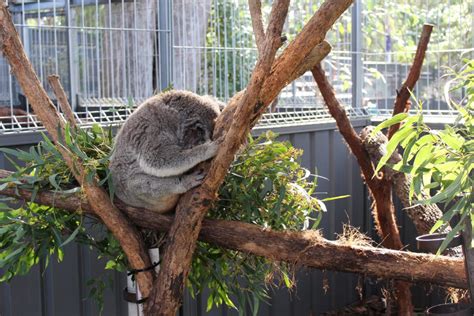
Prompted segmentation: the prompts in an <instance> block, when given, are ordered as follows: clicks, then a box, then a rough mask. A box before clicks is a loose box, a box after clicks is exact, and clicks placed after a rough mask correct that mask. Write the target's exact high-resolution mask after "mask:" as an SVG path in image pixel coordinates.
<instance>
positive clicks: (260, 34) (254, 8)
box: [249, 0, 265, 54]
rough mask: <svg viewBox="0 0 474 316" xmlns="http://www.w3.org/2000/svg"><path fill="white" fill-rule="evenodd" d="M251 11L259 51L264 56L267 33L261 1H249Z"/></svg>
mask: <svg viewBox="0 0 474 316" xmlns="http://www.w3.org/2000/svg"><path fill="white" fill-rule="evenodd" d="M249 10H250V17H251V18H252V28H253V34H254V35H255V43H256V44H257V50H258V53H259V54H262V52H263V45H264V43H265V31H264V30H263V20H262V3H261V2H260V0H249Z"/></svg>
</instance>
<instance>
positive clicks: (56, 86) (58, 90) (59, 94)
mask: <svg viewBox="0 0 474 316" xmlns="http://www.w3.org/2000/svg"><path fill="white" fill-rule="evenodd" d="M48 81H49V84H50V85H51V88H53V92H54V95H56V99H57V100H58V103H59V106H60V107H61V110H62V111H63V113H64V116H65V117H66V120H67V121H68V122H69V124H70V125H71V126H72V127H77V124H76V119H75V118H74V113H73V112H72V108H71V105H70V104H69V101H68V100H67V95H66V92H64V89H63V86H62V84H61V81H60V80H59V76H58V75H50V76H48Z"/></svg>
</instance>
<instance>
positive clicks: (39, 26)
mask: <svg viewBox="0 0 474 316" xmlns="http://www.w3.org/2000/svg"><path fill="white" fill-rule="evenodd" d="M321 3H322V1H320V0H295V1H292V2H291V6H290V10H289V14H288V18H287V22H286V24H285V27H284V34H285V36H286V37H287V38H288V41H287V42H289V41H291V40H292V39H293V38H294V37H295V36H296V35H297V34H298V32H299V31H300V30H301V29H302V28H303V26H304V24H305V23H306V22H307V21H308V20H309V19H310V18H311V16H312V14H313V13H314V12H315V11H316V10H317V8H318V7H319V5H320V4H321ZM270 4H271V1H264V3H263V6H262V8H263V17H264V20H265V19H266V18H267V17H268V15H269V10H270V7H271V6H270ZM10 11H11V13H12V15H13V17H14V22H15V25H16V26H17V29H18V31H19V33H20V35H21V38H22V41H23V43H24V46H25V50H26V52H27V54H28V56H29V58H30V60H31V61H32V64H33V66H34V68H35V70H36V72H37V73H38V76H39V77H40V79H41V81H42V82H43V85H44V86H45V87H46V89H47V91H48V93H50V95H51V97H52V99H53V100H54V99H55V98H54V96H53V95H52V93H51V91H50V89H49V87H48V84H47V76H48V75H50V74H53V73H55V74H59V75H60V76H61V81H62V83H63V86H64V87H65V88H66V92H67V94H68V97H69V100H70V102H71V104H72V105H73V107H74V110H75V112H76V115H77V118H78V119H79V120H81V122H82V123H83V124H90V123H92V122H98V123H107V124H119V123H120V122H122V121H123V120H124V119H125V118H126V117H127V116H128V114H129V113H131V111H132V109H133V108H134V107H135V106H136V105H137V104H139V103H140V102H141V101H142V100H144V99H145V98H147V97H149V96H151V95H153V94H154V93H157V92H159V91H161V90H163V89H165V88H168V87H174V88H177V89H187V90H191V91H195V92H197V93H199V94H211V95H214V96H216V97H218V98H219V99H221V100H223V101H227V100H229V98H231V97H232V96H233V95H234V94H235V93H236V92H238V91H240V90H242V89H243V88H244V87H245V86H246V84H247V82H248V80H249V78H250V76H251V72H252V69H253V66H254V65H255V62H256V59H257V50H256V46H255V41H254V38H253V32H252V27H251V20H250V14H249V12H248V9H247V1H246V0H175V1H171V0H121V1H118V0H53V1H43V0H41V1H40V0H36V1H35V0H14V1H12V2H10ZM473 21H474V3H472V1H470V0H448V3H440V2H439V1H435V0H416V1H408V0H400V1H392V0H363V1H355V5H354V6H352V8H351V9H350V10H349V11H348V12H346V13H345V14H344V15H343V16H342V17H341V18H340V19H339V21H338V22H337V23H336V24H335V26H334V27H333V29H332V30H331V31H330V32H329V33H328V34H327V40H328V41H329V42H330V43H331V44H332V46H333V49H332V52H331V54H330V55H329V56H328V57H327V58H326V59H325V60H324V62H323V66H324V68H325V69H326V72H327V75H328V77H329V79H330V81H331V82H332V84H333V86H334V88H335V90H336V93H337V96H338V98H339V99H340V100H341V102H342V103H343V104H345V105H346V107H347V108H352V109H353V113H357V115H367V114H377V115H384V114H389V113H390V112H391V108H392V105H393V102H394V99H395V97H396V93H397V88H399V87H400V86H401V84H402V82H403V80H404V78H405V77H406V75H407V73H408V71H409V67H410V64H411V61H412V58H413V56H414V53H415V50H416V44H417V40H418V36H419V34H420V32H421V27H422V25H423V23H425V22H430V23H434V24H435V25H436V26H435V29H434V32H433V35H432V40H431V43H430V46H429V51H428V53H427V56H426V60H425V64H424V67H423V71H422V74H421V78H420V80H419V81H418V84H417V86H416V90H415V92H414V93H415V95H416V97H417V98H418V99H420V100H422V101H423V102H424V106H423V109H424V110H425V111H427V112H429V113H430V114H434V115H446V114H452V111H451V109H450V108H449V106H448V104H447V103H446V102H445V101H444V99H443V95H442V91H443V86H444V84H445V82H446V80H447V79H446V76H445V75H446V74H448V73H449V71H450V70H449V69H450V68H453V69H456V68H457V67H459V65H460V63H461V60H462V58H473V57H474V53H473V48H474V35H473V33H474V32H473V31H474V22H473ZM282 49H284V47H283V48H282ZM459 93H460V94H462V91H461V92H459ZM459 97H462V95H460V96H459ZM302 111H303V112H304V113H306V114H308V113H310V112H311V111H313V114H314V115H301V113H298V112H302ZM324 111H325V110H324V104H323V102H322V100H321V98H320V97H319V93H318V91H317V88H316V86H315V83H314V80H313V78H312V76H311V73H310V72H307V73H306V74H304V75H303V76H301V77H300V78H299V79H297V80H295V81H294V82H292V83H290V84H289V85H288V86H287V87H286V88H285V89H284V90H283V91H282V92H281V93H280V95H279V97H278V98H277V100H275V102H274V103H273V104H272V106H271V108H270V110H269V113H268V114H267V116H266V117H267V118H269V119H268V120H267V121H266V122H270V121H272V119H270V118H271V117H275V115H276V113H285V114H281V115H280V114H278V115H280V116H281V118H285V119H286V120H287V122H294V121H295V120H293V119H292V117H296V118H298V119H296V121H300V120H301V118H302V117H303V118H304V117H307V118H306V120H310V119H311V120H318V119H320V118H321V117H326V116H327V112H326V113H325V114H324V115H322V113H323V112H324ZM278 115H277V116H278ZM277 121H278V122H282V121H281V119H280V118H279V119H278V120H277ZM262 124H263V123H262ZM37 128H40V125H39V123H38V122H37V121H36V119H35V117H34V113H33V112H32V111H31V108H30V106H29V104H28V100H27V99H26V98H25V96H24V95H23V94H22V91H21V88H20V87H19V86H18V84H17V82H16V80H15V79H14V77H12V75H11V74H10V69H9V66H8V64H7V63H6V61H5V60H4V59H3V58H2V57H0V133H10V132H18V131H31V130H33V129H37Z"/></svg>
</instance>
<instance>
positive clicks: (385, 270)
mask: <svg viewBox="0 0 474 316" xmlns="http://www.w3.org/2000/svg"><path fill="white" fill-rule="evenodd" d="M10 174H11V172H8V171H5V170H1V169H0V178H6V177H8V176H9V175H10ZM0 195H6V196H11V197H14V198H17V199H22V200H25V201H31V199H32V198H33V194H32V193H31V191H28V190H25V189H21V188H19V187H18V186H16V185H14V186H12V187H9V188H6V189H3V190H1V191H0ZM35 202H36V203H39V204H42V205H48V206H53V207H57V208H60V209H63V210H65V211H70V212H77V211H79V212H82V213H85V214H90V215H92V216H95V213H94V211H93V210H92V207H91V206H90V204H89V203H88V202H87V201H85V200H84V199H82V197H81V195H79V194H63V193H59V192H52V191H39V192H38V193H37V194H36V195H35ZM115 205H117V207H118V208H119V209H120V210H121V211H122V212H124V213H125V214H127V216H128V217H129V218H130V219H131V220H132V221H133V222H134V223H135V224H136V225H138V226H140V227H143V228H146V229H151V230H157V231H162V232H165V231H168V230H169V229H170V227H171V225H172V223H173V216H171V215H164V214H157V213H155V212H153V211H149V210H146V209H137V208H134V207H130V206H127V205H125V204H124V203H122V202H120V201H115ZM199 240H202V241H205V242H209V243H211V244H214V245H217V246H220V247H224V248H228V249H233V250H237V251H241V252H244V253H249V254H253V255H257V256H263V257H266V258H268V259H270V260H275V261H286V262H290V263H293V264H298V265H301V266H306V267H312V268H316V269H323V270H332V271H341V272H353V273H360V274H363V275H367V276H372V277H376V278H384V279H398V280H407V281H415V282H430V283H433V284H438V285H443V286H452V287H457V288H467V282H466V275H465V270H464V265H463V260H462V259H459V258H456V259H454V258H448V257H445V256H433V255H427V254H417V253H410V252H405V251H395V250H389V249H380V248H372V247H363V246H357V245H348V244H344V243H340V242H337V241H336V242H334V241H329V240H326V239H324V238H322V237H321V236H320V235H318V234H316V233H315V232H310V231H307V232H288V231H287V232H277V231H272V230H268V229H263V228H262V227H260V226H257V225H252V224H247V223H243V222H236V221H224V220H210V219H205V220H204V221H203V222H202V229H201V231H200V233H199Z"/></svg>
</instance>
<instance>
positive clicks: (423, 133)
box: [375, 60, 474, 253]
mask: <svg viewBox="0 0 474 316" xmlns="http://www.w3.org/2000/svg"><path fill="white" fill-rule="evenodd" d="M465 62H466V64H465V66H464V67H463V69H462V70H461V71H460V72H459V73H455V74H454V73H453V76H454V78H453V79H452V80H451V81H450V85H449V86H447V88H446V91H447V92H448V93H447V96H448V98H449V92H451V91H453V90H457V89H463V90H464V94H465V97H464V98H463V99H462V100H459V101H457V102H456V101H453V100H450V99H449V100H448V101H449V102H450V104H451V105H452V106H453V107H454V108H456V109H457V110H458V112H459V116H458V117H457V119H456V121H455V123H454V124H453V125H452V126H445V128H444V129H443V130H433V129H432V128H430V127H429V126H428V125H427V124H426V123H425V122H424V117H423V114H422V112H421V111H420V113H419V114H418V115H415V116H409V115H408V114H405V113H403V114H399V115H397V116H395V117H393V118H391V119H390V120H388V121H385V122H383V123H381V124H380V125H379V126H378V127H377V128H376V130H375V131H378V130H381V129H382V128H384V127H388V126H390V125H393V124H395V123H398V122H403V123H404V124H403V125H402V127H401V128H400V129H399V130H398V132H397V133H395V134H394V136H393V137H392V139H391V140H390V141H389V143H388V144H387V153H386V155H385V156H384V157H383V158H382V159H381V161H380V163H379V165H378V166H377V170H379V169H380V168H381V167H383V166H384V165H385V164H386V162H387V161H388V159H389V158H390V156H391V154H392V153H393V151H394V150H396V149H397V147H398V146H400V147H401V148H402V149H403V159H402V160H401V161H400V162H399V163H397V164H396V165H393V166H391V167H392V168H393V169H395V170H398V171H401V172H404V173H407V174H410V175H411V176H412V182H411V187H410V196H412V197H413V198H414V199H415V201H414V202H415V203H420V204H434V203H439V204H440V205H443V206H444V209H445V214H444V216H443V218H442V219H440V220H439V221H438V222H437V223H436V224H435V225H434V227H433V228H432V232H434V231H436V230H438V229H439V228H443V227H445V226H446V225H448V224H449V222H450V221H451V219H452V218H453V217H454V216H459V218H460V221H459V223H458V224H457V225H456V226H455V227H454V228H453V230H452V231H451V232H450V233H449V234H448V238H447V239H446V240H445V241H444V242H443V244H442V245H441V247H440V249H439V250H438V253H442V252H443V251H444V249H445V248H446V246H447V245H448V244H449V242H450V241H451V239H452V238H453V237H454V236H455V235H456V234H457V233H459V232H460V231H461V230H462V229H463V228H464V226H465V221H466V220H470V221H471V223H473V224H474V211H473V210H474V208H473V206H474V200H473V186H474V175H473V168H474V60H466V61H465ZM420 107H421V104H420ZM426 196H428V197H429V198H424V197H426ZM473 226H474V225H473ZM471 245H472V241H471Z"/></svg>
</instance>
